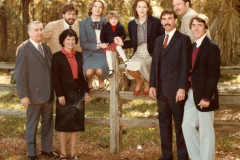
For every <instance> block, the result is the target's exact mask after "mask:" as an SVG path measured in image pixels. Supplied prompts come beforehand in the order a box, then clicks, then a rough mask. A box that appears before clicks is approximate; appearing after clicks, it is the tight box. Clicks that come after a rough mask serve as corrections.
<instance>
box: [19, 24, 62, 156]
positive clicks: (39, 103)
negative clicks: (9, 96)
mask: <svg viewBox="0 0 240 160" xmlns="http://www.w3.org/2000/svg"><path fill="white" fill-rule="evenodd" d="M28 34H29V36H30V39H29V41H28V42H27V43H26V45H24V46H23V47H21V48H20V49H19V54H18V56H17V59H16V66H15V78H16V82H17V90H18V94H19V98H20V100H21V104H22V105H23V106H25V107H26V108H27V123H26V142H27V151H28V157H29V159H31V160H35V159H37V151H36V131H37V126H38V121H39V118H40V116H41V154H42V155H47V156H50V157H52V158H57V157H58V155H57V154H56V153H54V152H52V149H53V147H52V136H53V89H52V82H51V57H52V53H51V50H50V48H49V47H48V46H46V45H44V44H41V40H42V38H43V25H42V23H41V22H38V21H33V22H31V23H30V24H29V25H28Z"/></svg>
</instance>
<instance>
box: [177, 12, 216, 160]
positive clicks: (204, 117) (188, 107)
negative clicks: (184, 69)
mask: <svg viewBox="0 0 240 160" xmlns="http://www.w3.org/2000/svg"><path fill="white" fill-rule="evenodd" d="M189 27H190V29H191V31H192V33H193V36H194V39H195V41H194V43H193V50H192V67H191V71H190V76H189V79H188V80H189V84H190V89H189V91H188V99H187V101H186V103H185V107H184V119H183V124H182V129H183V134H184V138H185V141H186V145H187V149H188V153H189V156H190V158H191V159H193V160H205V159H206V160H214V158H215V133H214V127H213V122H214V110H216V109H218V108H219V100H218V89H217V84H218V80H219V76H220V50H219V48H218V46H217V45H216V44H215V43H214V42H213V41H211V40H210V39H209V38H208V36H206V31H207V29H208V18H207V17H206V16H205V15H203V14H198V15H195V16H193V17H192V19H191V21H190V25H189ZM198 126H199V130H197V129H196V128H197V127H198Z"/></svg>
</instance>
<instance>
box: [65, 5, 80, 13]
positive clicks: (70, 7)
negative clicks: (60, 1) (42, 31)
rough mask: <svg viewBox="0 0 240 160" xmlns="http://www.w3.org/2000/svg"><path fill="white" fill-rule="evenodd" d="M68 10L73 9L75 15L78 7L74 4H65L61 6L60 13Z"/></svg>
mask: <svg viewBox="0 0 240 160" xmlns="http://www.w3.org/2000/svg"><path fill="white" fill-rule="evenodd" d="M69 11H75V12H76V15H77V14H78V9H77V8H76V7H75V6H74V4H72V3H70V4H67V5H65V6H64V7H63V9H62V14H65V13H67V12H69Z"/></svg>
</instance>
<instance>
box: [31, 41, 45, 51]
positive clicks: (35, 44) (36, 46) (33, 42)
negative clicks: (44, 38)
mask: <svg viewBox="0 0 240 160" xmlns="http://www.w3.org/2000/svg"><path fill="white" fill-rule="evenodd" d="M29 41H30V42H31V43H32V44H33V45H34V47H35V48H36V49H37V50H38V44H40V45H41V47H42V44H41V42H40V43H37V42H35V41H33V40H32V39H31V38H30V39H29Z"/></svg>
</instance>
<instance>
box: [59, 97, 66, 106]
mask: <svg viewBox="0 0 240 160" xmlns="http://www.w3.org/2000/svg"><path fill="white" fill-rule="evenodd" d="M58 101H59V104H61V105H62V106H64V105H65V104H66V101H65V97H64V96H61V97H58Z"/></svg>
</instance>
